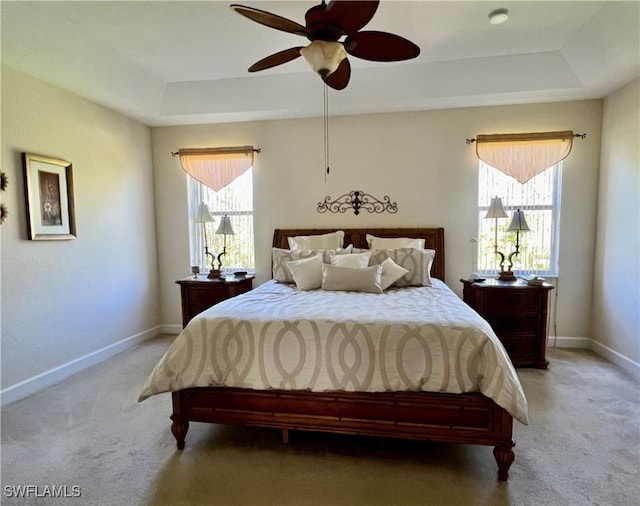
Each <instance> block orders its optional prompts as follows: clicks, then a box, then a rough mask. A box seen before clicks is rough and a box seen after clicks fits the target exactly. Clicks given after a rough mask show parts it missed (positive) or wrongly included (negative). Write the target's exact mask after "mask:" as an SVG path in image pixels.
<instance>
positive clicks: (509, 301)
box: [484, 291, 538, 314]
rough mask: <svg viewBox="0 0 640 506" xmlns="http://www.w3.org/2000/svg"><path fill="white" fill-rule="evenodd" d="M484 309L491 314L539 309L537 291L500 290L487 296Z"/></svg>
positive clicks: (535, 310)
mask: <svg viewBox="0 0 640 506" xmlns="http://www.w3.org/2000/svg"><path fill="white" fill-rule="evenodd" d="M484 310H485V311H486V312H487V313H491V314H510V313H513V312H523V311H531V312H533V313H535V312H537V310H538V294H537V293H536V292H514V291H500V292H496V293H492V294H491V296H490V297H487V298H486V301H485V307H484Z"/></svg>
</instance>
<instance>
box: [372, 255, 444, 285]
mask: <svg viewBox="0 0 640 506" xmlns="http://www.w3.org/2000/svg"><path fill="white" fill-rule="evenodd" d="M435 255H436V252H435V250H432V249H417V248H401V249H386V250H377V251H374V252H373V253H371V259H370V260H369V265H378V264H381V263H382V262H384V261H385V260H386V259H387V258H391V259H392V260H393V261H394V262H395V263H396V264H397V265H399V266H400V267H403V268H405V269H407V270H408V271H409V272H408V273H406V274H405V275H404V276H402V277H401V278H400V279H398V280H397V281H396V282H395V283H394V286H397V287H405V286H431V264H432V263H433V259H434V258H435Z"/></svg>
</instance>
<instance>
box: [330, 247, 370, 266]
mask: <svg viewBox="0 0 640 506" xmlns="http://www.w3.org/2000/svg"><path fill="white" fill-rule="evenodd" d="M369 258H371V251H367V252H365V253H355V254H351V255H331V265H337V266H338V267H351V268H352V269H364V268H365V267H367V266H368V265H369Z"/></svg>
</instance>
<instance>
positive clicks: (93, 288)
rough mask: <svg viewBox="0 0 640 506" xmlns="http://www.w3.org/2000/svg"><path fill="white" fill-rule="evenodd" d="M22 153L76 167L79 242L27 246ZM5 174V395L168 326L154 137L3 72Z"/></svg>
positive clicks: (60, 92) (50, 88)
mask: <svg viewBox="0 0 640 506" xmlns="http://www.w3.org/2000/svg"><path fill="white" fill-rule="evenodd" d="M22 152H30V153H36V154H41V155H47V156H51V157H55V158H62V159H64V160H68V161H70V162H72V164H73V171H74V173H73V174H74V188H75V209H76V219H77V235H78V236H77V239H75V240H72V241H29V240H27V224H26V212H25V195H24V189H23V184H24V183H23V181H24V178H23V172H22V171H23V169H22V160H21V153H22ZM2 170H3V171H4V172H6V173H7V174H8V177H9V181H10V186H9V187H8V189H7V191H6V192H4V194H3V197H2V198H3V202H4V203H5V204H6V205H7V207H8V209H9V212H10V215H9V218H8V220H7V221H6V222H5V223H4V224H3V225H2V250H1V251H2V304H1V306H2V325H1V328H2V388H3V389H7V388H10V387H12V386H15V385H16V384H18V383H20V382H22V381H24V380H27V379H29V378H34V377H37V376H38V375H42V374H45V375H47V374H50V375H51V377H52V378H53V379H55V375H56V374H57V372H56V371H57V369H56V368H59V367H60V366H63V365H65V364H69V363H70V362H72V361H77V360H78V359H81V358H82V357H85V358H86V356H87V355H91V354H95V353H96V352H98V351H99V350H104V349H105V348H107V347H109V346H111V347H112V349H113V345H115V344H117V343H120V342H122V340H125V339H129V338H132V337H133V336H137V335H139V334H140V333H144V332H147V331H149V329H153V328H154V327H157V325H158V321H159V301H158V281H157V279H158V270H157V255H156V239H155V218H154V200H153V199H154V195H153V173H152V166H151V144H150V130H149V128H148V127H146V126H143V125H141V124H139V123H137V122H135V121H133V120H130V119H128V118H125V117H124V116H122V115H119V114H117V113H114V112H112V111H110V110H108V109H105V108H103V107H100V106H98V105H96V104H94V103H91V102H88V101H86V100H84V99H82V98H80V97H78V96H76V95H73V94H70V93H68V92H66V91H63V90H61V89H59V88H55V87H53V86H50V85H48V84H46V83H44V82H42V81H39V80H36V79H33V78H31V77H28V76H27V75H25V74H22V73H20V72H18V71H15V70H13V69H11V68H8V67H6V66H3V67H2ZM80 362H82V360H81V361H80ZM90 362H91V360H87V361H85V362H82V363H80V364H78V363H77V362H76V363H74V367H75V370H77V368H78V367H81V366H82V364H83V363H85V364H87V365H90ZM74 367H69V368H68V370H70V371H73V370H74ZM36 383H37V381H36ZM45 384H46V381H45ZM36 386H37V385H36ZM4 397H5V396H4V395H3V402H4Z"/></svg>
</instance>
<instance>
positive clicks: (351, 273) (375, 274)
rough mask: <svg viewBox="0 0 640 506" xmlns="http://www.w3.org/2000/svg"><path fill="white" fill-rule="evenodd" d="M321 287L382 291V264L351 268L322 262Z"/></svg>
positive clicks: (371, 291) (353, 290)
mask: <svg viewBox="0 0 640 506" xmlns="http://www.w3.org/2000/svg"><path fill="white" fill-rule="evenodd" d="M321 288H322V289H323V290H331V291H344V292H367V293H382V266H381V265H373V266H371V267H365V268H364V269H352V268H351V267H339V266H337V265H329V264H323V265H322V286H321Z"/></svg>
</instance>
